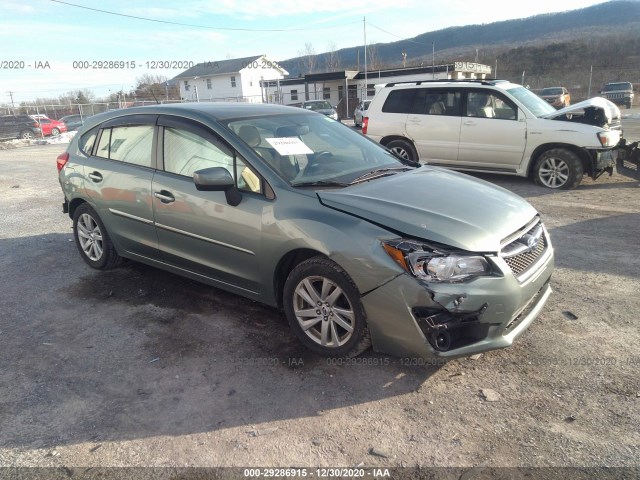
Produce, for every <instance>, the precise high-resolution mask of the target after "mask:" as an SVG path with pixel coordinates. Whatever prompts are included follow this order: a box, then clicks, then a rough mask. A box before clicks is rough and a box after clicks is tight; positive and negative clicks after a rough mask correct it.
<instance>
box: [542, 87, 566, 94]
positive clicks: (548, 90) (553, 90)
mask: <svg viewBox="0 0 640 480" xmlns="http://www.w3.org/2000/svg"><path fill="white" fill-rule="evenodd" d="M540 95H562V89H561V88H543V89H542V92H541V93H540Z"/></svg>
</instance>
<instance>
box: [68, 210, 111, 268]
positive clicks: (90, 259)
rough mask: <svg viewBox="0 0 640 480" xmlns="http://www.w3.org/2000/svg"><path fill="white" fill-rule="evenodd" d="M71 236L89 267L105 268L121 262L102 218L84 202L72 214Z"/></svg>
mask: <svg viewBox="0 0 640 480" xmlns="http://www.w3.org/2000/svg"><path fill="white" fill-rule="evenodd" d="M73 236H74V237H75V239H76V246H77V247H78V251H79V252H80V256H81V257H82V259H83V260H84V261H85V262H86V263H87V264H88V265H89V266H90V267H92V268H96V269H98V270H106V269H109V268H112V267H115V266H116V265H118V264H119V263H120V262H121V260H122V258H121V257H120V256H119V255H118V253H117V252H116V249H115V247H114V246H113V243H112V242H111V239H110V238H109V234H108V233H107V229H106V228H105V227H104V224H103V223H102V220H100V217H99V216H98V214H97V213H96V211H95V210H94V209H93V208H91V206H89V205H88V204H86V203H84V204H82V205H80V206H79V207H78V208H77V209H76V211H75V212H74V214H73Z"/></svg>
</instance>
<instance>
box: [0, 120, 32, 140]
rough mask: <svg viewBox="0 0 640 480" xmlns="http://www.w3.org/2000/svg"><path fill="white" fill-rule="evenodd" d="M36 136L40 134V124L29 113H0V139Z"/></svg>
mask: <svg viewBox="0 0 640 480" xmlns="http://www.w3.org/2000/svg"><path fill="white" fill-rule="evenodd" d="M37 136H40V126H39V124H38V123H37V122H36V121H35V120H34V119H33V118H31V117H30V116H29V115H0V140H13V139H15V138H24V139H31V138H35V137H37Z"/></svg>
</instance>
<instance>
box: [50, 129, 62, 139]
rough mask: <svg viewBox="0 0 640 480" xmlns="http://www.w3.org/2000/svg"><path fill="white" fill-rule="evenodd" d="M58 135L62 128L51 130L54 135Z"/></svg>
mask: <svg viewBox="0 0 640 480" xmlns="http://www.w3.org/2000/svg"><path fill="white" fill-rule="evenodd" d="M58 135H60V130H58V129H57V128H54V129H52V130H51V136H52V137H57V136H58Z"/></svg>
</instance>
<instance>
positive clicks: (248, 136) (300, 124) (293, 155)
mask: <svg viewBox="0 0 640 480" xmlns="http://www.w3.org/2000/svg"><path fill="white" fill-rule="evenodd" d="M227 127H229V129H231V130H232V131H233V132H235V133H236V134H237V135H238V137H240V138H241V139H242V140H243V141H244V142H245V143H246V144H247V145H249V147H251V148H252V149H253V150H254V151H255V152H256V153H257V154H258V156H260V157H261V158H262V159H263V160H264V161H265V163H267V164H269V166H271V167H272V168H273V170H275V171H276V172H277V173H278V174H279V175H280V176H281V177H282V178H284V179H285V180H286V181H287V182H289V184H290V185H293V186H296V185H302V184H307V185H308V184H313V183H317V184H340V185H346V184H348V183H349V182H351V181H353V180H355V179H357V178H359V177H361V176H362V175H365V174H367V173H368V172H371V171H374V170H380V169H387V168H391V169H394V168H398V169H402V168H408V167H406V165H405V164H403V163H402V162H401V161H400V160H398V159H397V158H396V157H395V156H394V155H392V154H391V153H390V152H389V151H388V150H386V149H385V148H383V147H381V146H380V145H379V144H377V143H375V142H373V141H372V140H369V139H368V138H366V137H364V136H363V135H361V134H360V133H358V132H356V131H354V130H352V129H351V128H349V127H346V126H344V125H342V124H341V123H339V122H336V121H334V120H331V119H330V118H328V117H325V116H320V115H316V114H311V113H309V114H289V115H273V116H265V117H251V118H246V119H241V120H237V119H236V120H231V121H229V122H227Z"/></svg>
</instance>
